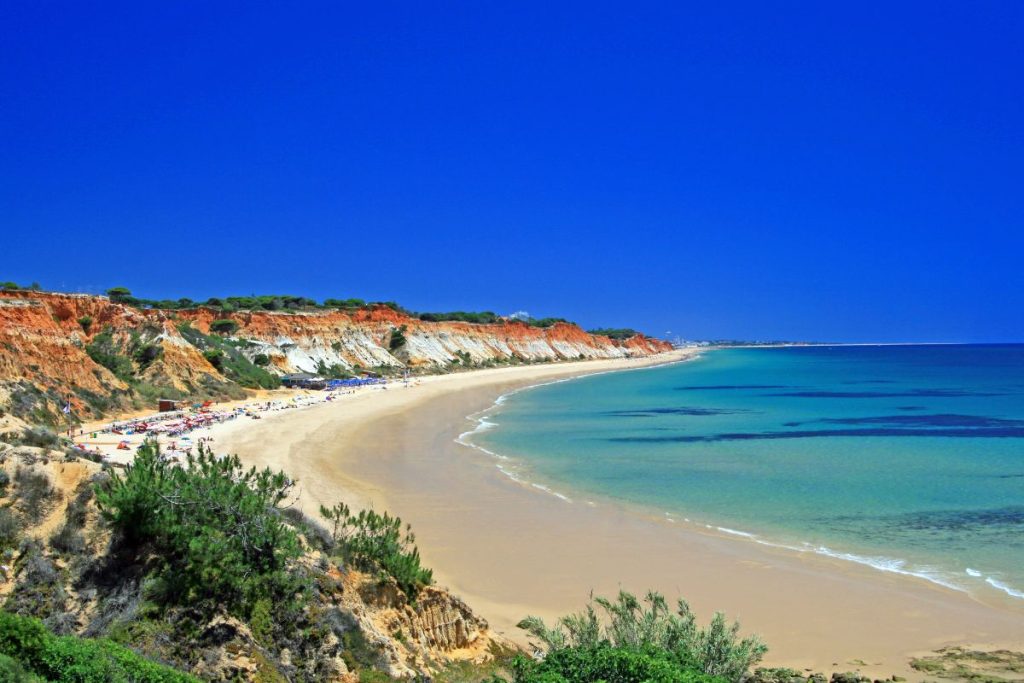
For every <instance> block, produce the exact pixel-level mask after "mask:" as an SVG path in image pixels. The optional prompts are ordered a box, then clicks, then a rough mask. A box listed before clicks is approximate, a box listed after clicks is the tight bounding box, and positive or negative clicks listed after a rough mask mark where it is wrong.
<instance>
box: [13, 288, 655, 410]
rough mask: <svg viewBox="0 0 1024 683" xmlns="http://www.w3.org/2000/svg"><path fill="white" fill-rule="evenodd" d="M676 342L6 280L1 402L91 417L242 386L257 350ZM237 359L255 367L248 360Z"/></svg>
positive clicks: (423, 351) (286, 352)
mask: <svg viewBox="0 0 1024 683" xmlns="http://www.w3.org/2000/svg"><path fill="white" fill-rule="evenodd" d="M225 318H227V319H230V320H232V321H234V323H235V324H236V325H237V329H236V330H234V331H233V332H229V333H228V335H227V337H225V338H223V339H225V341H226V343H227V345H226V346H225V345H224V344H222V342H221V341H220V340H221V339H222V338H221V337H219V336H218V335H211V334H210V332H211V331H210V324H211V323H212V322H214V321H215V320H218V319H225ZM396 335H399V337H398V338H397V339H396ZM204 338H208V339H212V340H213V342H215V343H216V346H215V347H214V346H210V345H209V344H207V343H206V342H205V341H204ZM403 338H404V341H401V340H402V339H403ZM396 342H401V343H396ZM220 348H223V349H224V350H225V351H227V352H228V353H229V355H230V357H231V358H234V359H235V360H236V362H235V363H234V365H233V366H232V365H231V364H227V365H226V366H224V365H220V364H219V363H218V359H217V358H215V357H213V356H211V355H210V351H211V349H212V350H213V351H214V356H215V355H216V352H217V350H218V349H220ZM669 348H670V346H669V345H668V344H667V343H665V342H662V341H658V340H653V339H648V338H646V337H644V336H642V335H637V336H635V337H632V338H630V339H627V340H624V341H617V340H612V339H609V338H608V337H604V336H598V335H592V334H588V333H587V332H584V331H583V330H582V329H580V328H579V327H577V326H576V325H572V324H568V323H557V324H555V325H553V326H551V327H548V328H538V327H532V326H530V325H528V324H526V323H523V322H518V321H512V320H506V321H502V322H500V323H495V324H487V325H482V324H473V323H464V322H425V321H421V320H419V319H417V318H414V317H411V316H409V315H406V314H403V313H400V312H397V311H395V310H392V309H390V308H387V307H384V306H380V307H376V308H371V309H366V310H357V311H351V312H349V311H341V310H314V311H308V312H288V313H285V312H270V311H243V312H235V313H230V314H225V313H223V312H221V311H218V310H214V309H210V308H198V309H190V310H181V311H165V310H144V309H139V308H134V307H131V306H127V305H124V304H120V303H115V302H112V301H111V300H110V299H108V298H107V297H102V296H92V295H76V294H58V293H44V292H32V291H13V292H0V410H6V411H8V412H10V413H13V414H15V415H19V416H24V417H27V418H28V419H30V420H32V421H35V422H47V421H48V422H55V421H57V419H58V417H59V409H60V407H62V406H63V405H64V403H65V402H67V401H70V403H71V408H72V414H73V416H74V417H76V418H80V419H89V418H95V417H98V416H100V415H102V414H106V413H110V412H112V411H115V410H119V409H124V408H127V407H131V406H136V407H149V406H150V405H151V404H152V402H153V399H154V398H155V397H156V396H157V395H159V394H168V393H169V394H171V395H174V396H181V397H186V396H187V397H206V396H213V397H224V396H240V395H242V394H244V389H245V388H254V387H255V386H257V384H254V382H256V381H257V380H253V379H252V377H257V379H258V375H256V374H255V373H256V369H255V368H254V367H253V366H252V365H251V362H252V361H259V362H260V363H261V364H265V367H261V368H259V369H258V372H259V373H263V372H269V373H272V374H275V375H281V374H284V373H290V372H311V373H316V372H318V371H320V372H322V371H323V370H324V369H325V368H330V369H331V371H332V372H335V373H337V372H354V373H358V372H360V371H366V370H370V369H382V370H387V369H403V368H408V369H410V370H412V371H416V372H431V371H435V372H436V371H446V370H449V369H452V368H461V367H473V366H487V365H494V364H501V363H523V362H545V361H556V360H576V359H590V358H622V357H630V356H645V355H650V354H653V353H658V352H661V351H665V350H668V349H669ZM204 351H205V352H206V353H204ZM239 364H245V365H246V367H249V368H253V370H254V373H253V374H251V375H248V374H246V373H245V372H242V371H241V370H239V367H240V365H239Z"/></svg>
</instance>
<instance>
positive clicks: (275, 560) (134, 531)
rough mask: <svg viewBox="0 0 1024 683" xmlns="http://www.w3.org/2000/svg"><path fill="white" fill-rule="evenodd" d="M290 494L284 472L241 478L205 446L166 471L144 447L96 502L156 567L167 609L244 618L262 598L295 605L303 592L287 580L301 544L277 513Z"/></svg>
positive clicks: (152, 448) (150, 446) (155, 452)
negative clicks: (220, 609) (218, 611)
mask: <svg viewBox="0 0 1024 683" xmlns="http://www.w3.org/2000/svg"><path fill="white" fill-rule="evenodd" d="M292 485H293V484H292V482H291V481H290V480H289V479H288V478H287V477H286V476H285V475H284V473H282V472H277V473H275V472H271V471H270V470H269V469H266V470H262V471H257V470H256V469H255V468H251V469H249V470H245V469H243V467H242V464H241V462H240V461H239V460H238V458H237V457H235V456H230V457H224V458H218V457H216V456H214V454H213V453H212V452H211V451H210V450H209V449H208V448H206V447H203V446H200V448H199V451H198V454H197V455H195V456H192V455H190V456H188V458H187V460H186V462H185V464H184V466H181V467H179V466H176V465H172V464H170V463H168V462H167V461H165V460H164V459H163V458H162V457H161V456H160V452H159V448H158V447H157V445H156V444H155V443H153V442H147V443H146V444H144V445H143V446H142V447H141V448H140V449H139V451H138V453H137V455H136V456H135V459H134V462H133V463H132V464H131V465H128V467H126V468H125V472H124V474H123V475H122V474H118V473H116V472H115V473H112V475H111V477H110V480H109V481H108V482H107V483H106V484H104V485H101V486H99V487H98V488H97V489H96V502H97V504H98V506H99V508H100V510H101V513H102V515H103V517H104V518H105V519H106V520H107V521H108V522H109V523H110V524H111V525H112V526H113V527H114V529H116V530H117V531H118V532H119V533H120V534H121V537H122V539H123V542H124V543H125V544H126V545H128V546H129V547H135V548H136V549H137V550H138V551H139V552H143V551H146V550H148V551H152V552H154V553H155V556H156V557H158V558H160V562H161V567H160V569H159V570H158V577H159V579H160V580H161V581H162V582H163V583H164V585H165V586H166V587H167V589H166V590H164V591H163V595H164V599H165V600H166V601H173V602H175V603H176V604H183V605H190V606H193V607H195V606H197V605H199V604H203V603H205V605H206V606H209V607H211V608H212V607H214V606H216V605H224V606H226V607H227V609H228V610H229V611H231V612H232V613H235V614H237V615H239V616H242V617H247V616H249V615H250V613H251V610H252V609H253V608H254V605H255V604H256V603H257V602H258V601H259V600H261V599H267V600H270V601H271V602H272V603H273V604H274V605H275V606H276V608H277V609H278V610H283V609H287V608H289V607H290V606H294V605H295V604H296V602H295V601H296V595H297V594H298V593H299V592H301V591H302V590H303V589H304V588H305V585H306V584H305V581H304V579H302V578H300V577H299V575H298V573H297V572H295V571H294V570H295V560H296V558H298V557H299V555H300V554H301V549H300V545H299V540H298V535H297V534H296V533H295V531H294V530H293V529H292V528H291V527H290V526H288V525H287V524H285V522H284V520H283V519H282V516H281V514H280V512H279V506H280V505H281V504H282V502H283V501H284V500H285V498H286V497H287V496H288V495H289V493H290V491H291V488H292Z"/></svg>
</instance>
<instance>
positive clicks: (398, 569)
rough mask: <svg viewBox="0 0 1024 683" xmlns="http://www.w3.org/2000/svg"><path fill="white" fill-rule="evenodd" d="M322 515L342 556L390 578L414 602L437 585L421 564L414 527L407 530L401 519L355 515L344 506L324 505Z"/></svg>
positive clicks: (365, 512) (364, 513) (367, 513)
mask: <svg viewBox="0 0 1024 683" xmlns="http://www.w3.org/2000/svg"><path fill="white" fill-rule="evenodd" d="M320 514H321V515H323V517H324V518H325V519H326V520H327V521H328V522H330V523H331V525H332V529H331V535H332V537H333V538H334V541H335V543H338V544H339V546H340V547H341V550H342V554H343V555H344V556H345V557H346V558H348V559H349V560H351V561H352V562H353V563H355V564H356V566H358V567H360V568H362V569H365V570H369V571H380V572H382V573H383V574H386V575H387V576H390V577H391V578H393V579H394V580H395V582H396V583H397V584H398V587H399V588H401V589H402V592H404V593H405V594H406V595H408V596H409V597H410V598H413V599H415V597H416V595H417V594H418V593H419V591H420V589H421V588H423V587H424V586H427V585H429V584H430V583H432V582H433V580H434V575H433V572H432V571H431V570H429V569H427V568H425V567H423V566H422V564H421V563H420V551H419V549H418V548H417V547H416V545H415V544H416V537H415V536H414V535H413V533H412V528H411V527H410V526H409V525H406V526H405V528H404V530H403V528H402V520H401V519H400V518H399V517H392V516H391V515H389V514H388V513H387V512H385V513H384V514H383V515H378V514H377V513H376V512H374V511H373V510H361V511H360V512H359V513H358V514H356V515H353V514H352V513H351V511H350V510H349V509H348V506H347V505H345V504H344V503H340V504H338V505H335V506H334V507H333V508H326V507H324V506H322V505H321V506H320Z"/></svg>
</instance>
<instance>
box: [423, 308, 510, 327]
mask: <svg viewBox="0 0 1024 683" xmlns="http://www.w3.org/2000/svg"><path fill="white" fill-rule="evenodd" d="M419 319H420V320H425V321H427V322H441V321H445V320H455V321H459V322H466V323H476V324H478V325H488V324H491V323H496V322H499V321H500V320H501V317H500V316H498V314H497V313H493V312H491V311H483V312H481V313H476V312H469V313H467V312H466V311H452V312H450V313H420V315H419Z"/></svg>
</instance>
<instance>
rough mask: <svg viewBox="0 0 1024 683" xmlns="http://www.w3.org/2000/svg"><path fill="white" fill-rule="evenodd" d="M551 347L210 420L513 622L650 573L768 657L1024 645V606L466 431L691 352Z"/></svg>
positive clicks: (638, 587)
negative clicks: (773, 533) (563, 478)
mask: <svg viewBox="0 0 1024 683" xmlns="http://www.w3.org/2000/svg"><path fill="white" fill-rule="evenodd" d="M694 354H695V352H694V351H692V350H691V351H679V352H675V353H674V354H666V355H664V356H662V357H658V358H651V359H643V360H626V361H589V362H578V363H567V364H546V365H533V366H522V367H515V368H502V369H495V370H482V371H474V372H465V373H460V374H454V375H444V376H431V377H424V378H421V379H419V380H418V381H416V382H414V383H412V384H411V385H410V386H403V385H401V384H392V385H391V386H390V387H389V388H388V389H383V388H379V387H378V388H374V389H373V390H366V391H361V392H357V393H355V394H353V395H348V396H343V397H340V400H336V401H332V402H329V403H323V404H319V405H314V406H310V407H306V408H303V409H300V410H290V411H283V412H280V413H275V414H271V415H269V416H267V418H266V419H262V420H259V421H254V420H250V419H238V420H233V421H231V422H227V423H224V424H220V425H215V426H214V427H212V428H211V429H209V430H206V433H208V434H209V435H210V436H213V437H214V442H213V443H214V450H215V451H216V452H219V453H221V452H232V453H237V454H238V455H240V456H241V457H242V459H243V461H244V462H246V463H248V464H253V465H258V466H270V467H273V468H277V469H283V470H285V471H287V472H288V473H289V474H291V475H292V476H293V477H295V478H296V479H297V480H298V482H299V496H300V497H299V500H298V503H299V505H300V506H301V507H302V508H303V509H304V510H305V511H307V512H308V513H310V514H312V515H315V514H316V510H317V508H318V506H319V505H320V504H321V503H326V504H332V503H333V502H335V501H338V500H345V501H347V502H348V503H349V504H350V505H363V506H366V505H372V506H373V507H375V508H377V509H388V510H390V511H391V512H393V513H397V514H398V515H400V516H401V517H402V518H403V519H404V520H406V521H408V522H411V523H412V525H413V528H414V530H415V532H416V534H417V539H418V545H419V546H420V549H421V553H422V554H423V557H424V559H425V561H426V563H427V565H428V566H431V567H432V568H434V570H435V576H436V577H437V580H438V582H439V583H441V584H443V585H447V586H448V587H450V588H451V589H453V590H454V591H456V592H457V593H459V594H460V595H461V596H462V597H463V598H465V599H466V600H467V602H469V604H471V605H472V606H473V607H474V608H475V609H476V610H478V611H479V612H481V613H482V614H483V615H484V616H485V617H486V618H487V619H489V620H490V621H491V623H492V626H493V627H494V628H495V629H496V630H498V631H499V632H502V633H504V634H505V635H507V636H508V637H511V638H514V639H519V640H520V641H521V640H522V635H521V633H520V632H519V631H518V630H517V629H516V628H515V626H514V625H515V623H516V622H517V621H518V620H519V619H521V618H522V617H523V616H525V615H527V614H537V615H540V616H543V617H547V618H554V617H556V616H559V615H562V614H565V613H567V612H569V611H572V610H575V609H578V608H580V607H581V606H582V605H583V604H584V603H585V602H586V599H587V596H588V594H589V593H590V591H591V590H593V591H594V592H595V593H597V594H605V595H607V594H611V593H614V592H615V591H617V590H618V589H619V588H620V587H621V588H624V589H627V590H630V591H633V592H637V593H642V592H644V591H645V590H646V589H647V588H655V589H657V590H659V591H661V592H663V593H665V594H666V595H667V596H668V597H669V598H670V600H674V599H675V598H676V597H677V596H682V597H685V598H686V599H687V600H688V601H689V602H690V603H691V605H692V606H693V607H694V608H695V609H696V610H697V613H698V615H699V616H700V617H701V618H702V619H705V620H706V619H707V618H710V616H711V614H712V613H713V612H714V611H715V610H723V611H725V612H726V613H727V614H728V615H729V616H730V617H737V618H739V619H740V620H741V621H742V623H743V630H744V632H757V633H759V634H761V635H762V636H763V637H764V638H765V640H766V641H767V642H768V644H769V646H770V647H771V651H770V653H769V656H768V659H767V662H768V663H769V664H771V665H785V666H791V667H794V668H808V669H814V670H821V671H833V670H844V671H845V670H853V669H859V670H861V671H862V672H864V673H866V674H868V675H872V676H881V677H885V676H889V675H892V674H898V675H902V676H905V677H907V678H910V679H911V680H916V679H920V678H922V676H921V675H920V674H918V673H917V672H914V671H912V670H911V669H909V667H908V659H909V657H910V656H911V655H913V654H915V653H924V652H927V651H930V650H933V649H936V648H939V647H942V646H944V645H950V644H974V645H979V646H988V647H992V646H999V647H1009V648H1011V649H1017V650H1019V649H1022V648H1024V608H1021V607H1020V606H1018V605H1015V604H1013V603H1012V602H1011V601H1007V602H1006V603H999V604H992V605H987V604H981V603H979V602H977V601H976V600H974V599H972V598H971V597H969V596H967V595H966V594H963V593H958V592H956V591H953V590H950V589H946V588H942V587H940V586H936V585H933V584H929V583H927V582H925V581H922V580H918V579H915V578H912V577H905V576H900V575H896V574H888V573H884V572H881V571H878V570H875V569H871V568H868V567H863V566H860V565H855V564H852V563H849V562H845V561H842V560H836V559H831V558H827V557H822V556H817V555H813V554H809V553H797V552H793V551H787V550H784V549H779V548H773V547H769V546H764V545H759V544H757V543H755V542H752V541H749V540H746V539H741V538H734V537H730V536H727V535H724V534H719V533H712V532H710V531H708V530H705V529H703V528H698V527H695V526H691V525H683V524H673V523H670V522H668V521H666V520H664V519H660V518H656V517H654V516H649V515H644V514H641V513H638V512H637V511H634V510H627V509H624V508H622V507H621V506H618V505H615V504H612V503H609V502H607V501H602V500H596V501H588V500H586V499H576V498H574V499H573V500H572V501H566V500H563V499H561V498H558V497H556V496H554V495H552V494H551V493H548V492H545V491H543V490H540V489H538V488H535V487H533V486H530V485H527V484H522V483H517V482H515V481H513V480H511V479H509V478H508V477H507V476H505V475H503V474H502V473H501V472H500V471H499V470H498V468H497V467H496V461H495V459H494V458H493V457H491V456H488V455H486V454H485V453H482V452H481V451H479V450H476V449H473V448H470V447H467V446H464V445H461V444H459V443H457V442H456V438H457V437H458V435H459V434H460V433H462V432H465V431H467V430H468V429H471V428H472V427H473V424H474V423H473V422H471V421H470V420H468V419H467V416H468V415H470V414H472V413H475V412H478V411H480V410H482V409H485V408H487V407H488V406H490V405H491V404H492V403H493V402H494V400H495V399H496V398H497V397H498V396H500V395H502V394H504V393H507V392H508V391H511V390H514V389H517V388H521V387H525V386H530V385H534V384H538V383H543V382H546V381H552V380H556V379H560V378H565V377H570V376H574V375H580V374H586V373H592V372H602V371H610V370H624V369H629V368H640V367H643V366H645V365H650V364H653V363H661V362H671V361H679V360H684V359H685V358H687V357H691V356H693V355H694Z"/></svg>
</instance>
